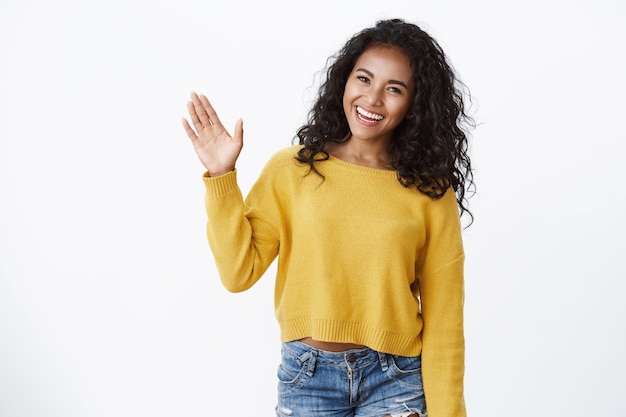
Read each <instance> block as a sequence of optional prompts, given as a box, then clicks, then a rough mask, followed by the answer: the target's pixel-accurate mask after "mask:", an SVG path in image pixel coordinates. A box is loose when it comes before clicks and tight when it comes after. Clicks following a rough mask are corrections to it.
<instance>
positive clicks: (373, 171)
mask: <svg viewBox="0 0 626 417" xmlns="http://www.w3.org/2000/svg"><path fill="white" fill-rule="evenodd" d="M328 161H329V162H332V163H333V164H335V165H337V166H339V167H342V168H345V169H349V170H351V171H355V172H360V173H363V174H370V175H377V176H380V177H389V178H396V176H397V175H396V171H394V170H390V169H381V168H374V167H368V166H366V165H359V164H355V163H352V162H347V161H344V160H343V159H340V158H337V157H336V156H334V155H331V154H328Z"/></svg>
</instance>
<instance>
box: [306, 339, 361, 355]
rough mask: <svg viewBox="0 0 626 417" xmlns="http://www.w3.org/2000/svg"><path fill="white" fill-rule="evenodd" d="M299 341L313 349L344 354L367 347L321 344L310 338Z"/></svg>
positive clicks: (347, 344)
mask: <svg viewBox="0 0 626 417" xmlns="http://www.w3.org/2000/svg"><path fill="white" fill-rule="evenodd" d="M300 341H301V342H302V343H304V344H307V345H309V346H311V347H314V348H315V349H320V350H325V351H327V352H345V351H346V350H351V349H365V348H366V347H367V346H364V345H356V344H354V343H335V342H321V341H319V340H314V339H312V338H310V337H305V338H304V339H300Z"/></svg>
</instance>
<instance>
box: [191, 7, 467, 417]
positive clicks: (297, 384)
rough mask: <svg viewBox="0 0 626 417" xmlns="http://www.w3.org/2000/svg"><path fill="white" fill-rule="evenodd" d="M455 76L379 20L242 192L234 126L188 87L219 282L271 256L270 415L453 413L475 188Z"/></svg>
mask: <svg viewBox="0 0 626 417" xmlns="http://www.w3.org/2000/svg"><path fill="white" fill-rule="evenodd" d="M460 87H462V84H461V83H460V82H459V81H458V80H457V79H456V77H455V75H454V72H453V71H452V69H451V67H450V66H449V64H448V63H447V61H446V57H445V55H444V53H443V51H442V50H441V48H440V46H439V45H438V44H437V42H436V41H435V40H434V39H432V38H431V37H430V36H429V35H428V34H426V33H425V32H424V31H422V30H421V29H420V28H419V27H418V26H416V25H413V24H410V23H407V22H404V21H402V20H399V19H392V20H384V21H380V22H378V23H377V24H376V25H375V26H374V27H371V28H367V29H365V30H363V31H361V32H359V33H357V34H356V35H354V36H353V37H352V38H351V39H350V40H349V41H348V42H347V43H346V45H345V46H344V47H343V48H342V50H341V51H340V52H339V53H338V54H337V55H336V56H335V57H334V58H333V60H332V63H331V65H330V66H329V68H328V71H327V76H326V79H325V81H324V83H323V85H322V86H321V89H320V93H319V97H318V99H317V101H316V103H315V104H314V107H313V109H312V111H311V113H310V116H309V121H308V123H307V124H305V125H304V126H302V127H301V128H300V129H299V130H298V133H297V136H298V138H299V144H298V145H296V146H291V147H287V148H285V149H283V150H281V151H279V152H277V153H276V154H275V155H274V156H273V157H272V158H271V159H270V161H269V162H268V163H267V165H266V166H265V168H264V169H263V171H262V173H261V175H260V176H259V179H258V180H257V182H256V183H255V184H254V186H253V187H252V188H251V190H250V192H249V194H248V196H247V197H246V199H245V200H244V199H243V197H242V195H241V191H240V189H239V187H238V185H237V180H236V171H235V163H236V161H237V158H238V156H239V153H240V151H241V149H242V146H243V124H242V121H241V120H239V121H237V123H236V125H235V129H234V134H233V136H230V135H229V133H228V132H227V131H226V130H225V129H224V127H223V126H222V124H221V123H220V121H219V118H218V117H217V114H216V113H215V110H214V109H213V107H212V106H211V104H210V103H209V101H208V99H207V98H206V97H204V96H199V95H197V94H195V93H192V96H191V98H192V100H191V101H190V102H189V103H188V110H189V115H190V118H191V124H192V125H193V127H191V125H190V124H189V122H187V121H186V120H185V119H183V125H184V128H185V130H186V132H187V134H188V136H189V138H190V139H191V141H192V143H193V146H194V148H195V150H196V152H197V154H198V156H199V158H200V160H201V162H202V163H203V165H204V167H205V168H206V170H207V172H206V173H205V175H204V182H205V185H206V210H207V215H208V226H207V235H208V240H209V243H210V246H211V249H212V251H213V253H214V257H215V261H216V264H217V268H218V270H219V273H220V277H221V280H222V282H223V284H224V285H225V287H226V288H227V289H229V290H230V291H233V292H236V291H243V290H246V289H248V288H250V287H251V286H252V285H253V284H254V283H255V282H256V281H257V280H258V279H259V278H260V277H261V276H262V275H263V273H264V272H265V271H266V269H267V268H268V267H269V265H270V264H271V263H272V262H273V260H274V259H275V258H276V257H278V268H277V276H276V289H275V311H276V317H277V319H278V323H279V326H280V331H281V341H282V342H283V345H282V362H281V364H280V367H279V370H278V378H279V383H278V405H277V407H276V414H277V416H325V417H328V416H362V417H365V416H367V417H383V416H392V417H397V416H402V417H406V416H425V415H426V408H427V407H428V415H430V416H431V417H443V416H455V417H460V416H465V404H464V397H463V376H464V336H463V262H464V251H463V245H462V240H461V227H460V220H459V217H460V216H459V212H460V214H463V213H464V212H467V207H466V198H465V191H466V189H467V188H468V187H470V186H472V185H473V181H472V176H471V166H470V160H469V157H468V155H467V147H468V141H467V136H466V134H465V132H464V129H463V127H464V123H469V124H468V125H471V119H470V118H469V117H468V116H467V115H466V114H465V109H464V102H463V94H462V91H461V90H460Z"/></svg>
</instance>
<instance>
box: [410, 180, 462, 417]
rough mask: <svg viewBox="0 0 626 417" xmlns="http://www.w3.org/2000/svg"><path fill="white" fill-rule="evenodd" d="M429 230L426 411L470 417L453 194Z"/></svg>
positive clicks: (436, 207)
mask: <svg viewBox="0 0 626 417" xmlns="http://www.w3.org/2000/svg"><path fill="white" fill-rule="evenodd" d="M428 227H429V230H428V236H427V248H426V251H425V257H424V258H423V264H422V265H423V267H422V268H421V273H420V275H419V288H420V297H421V303H422V316H423V319H424V328H423V333H422V376H423V381H424V393H425V395H426V407H427V409H428V415H429V417H465V416H466V410H465V400H464V395H463V379H464V371H465V339H464V331H463V303H464V283H463V267H464V259H465V255H464V252H463V244H462V242H461V226H460V220H459V215H458V209H457V204H456V199H455V196H454V192H453V191H452V190H448V192H447V193H446V195H445V196H444V197H443V198H441V199H439V200H433V202H432V203H431V213H430V215H429V222H428Z"/></svg>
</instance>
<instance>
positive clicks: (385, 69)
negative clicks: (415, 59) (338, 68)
mask: <svg viewBox="0 0 626 417" xmlns="http://www.w3.org/2000/svg"><path fill="white" fill-rule="evenodd" d="M359 68H364V69H367V70H368V71H371V72H373V73H374V74H377V73H379V74H380V75H391V74H395V78H396V79H398V77H400V76H401V78H402V79H404V80H405V81H408V80H410V79H411V78H412V75H413V70H412V68H411V61H410V60H409V57H408V56H407V55H406V54H405V53H404V52H402V51H401V50H399V49H398V48H393V47H390V46H385V45H376V46H372V47H370V48H368V49H366V50H365V52H363V53H362V54H361V56H359V58H358V59H357V60H356V63H355V64H354V68H353V71H355V70H358V69H359Z"/></svg>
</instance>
